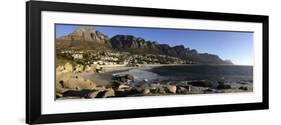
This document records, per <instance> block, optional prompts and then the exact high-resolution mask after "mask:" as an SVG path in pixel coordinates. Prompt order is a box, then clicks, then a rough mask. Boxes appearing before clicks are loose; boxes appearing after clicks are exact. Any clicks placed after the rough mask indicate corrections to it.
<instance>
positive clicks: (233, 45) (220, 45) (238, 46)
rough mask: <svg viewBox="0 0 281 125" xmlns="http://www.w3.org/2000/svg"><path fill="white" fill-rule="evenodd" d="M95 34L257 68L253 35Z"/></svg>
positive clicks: (64, 28)
mask: <svg viewBox="0 0 281 125" xmlns="http://www.w3.org/2000/svg"><path fill="white" fill-rule="evenodd" d="M78 27H81V26H78V25H56V37H60V36H64V35H67V34H69V33H71V32H73V31H74V30H75V29H77V28H78ZM93 27H94V29H95V30H98V31H100V32H102V33H103V34H105V35H107V36H109V37H112V36H114V35H117V34H123V35H134V36H136V37H142V38H144V39H145V40H151V41H158V42H159V43H161V44H169V45H170V46H175V45H184V46H185V47H189V48H191V49H196V50H197V51H198V52H200V53H211V54H216V55H218V56H220V57H221V58H222V59H230V60H231V61H232V62H233V63H234V64H238V65H253V33H250V32H224V31H208V30H188V29H184V30H182V29H181V30H179V29H160V28H136V27H110V26H93Z"/></svg>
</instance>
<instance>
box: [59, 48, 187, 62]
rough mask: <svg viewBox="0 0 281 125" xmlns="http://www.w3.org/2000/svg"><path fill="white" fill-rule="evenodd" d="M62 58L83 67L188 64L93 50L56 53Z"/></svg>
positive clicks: (175, 59)
mask: <svg viewBox="0 0 281 125" xmlns="http://www.w3.org/2000/svg"><path fill="white" fill-rule="evenodd" d="M57 54H59V55H60V56H62V57H65V58H68V59H71V60H73V61H75V62H78V63H80V64H84V65H90V64H97V65H113V66H114V65H119V66H120V65H123V66H137V65H139V64H187V63H190V62H188V61H186V60H182V59H180V58H177V57H171V56H167V55H156V54H130V53H128V52H111V51H102V52H97V51H93V50H85V51H82V50H81V51H75V50H63V51H60V52H58V53H57Z"/></svg>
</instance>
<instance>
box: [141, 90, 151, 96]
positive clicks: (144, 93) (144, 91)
mask: <svg viewBox="0 0 281 125" xmlns="http://www.w3.org/2000/svg"><path fill="white" fill-rule="evenodd" d="M142 94H143V95H149V94H150V89H149V88H145V89H144V90H143V92H142Z"/></svg>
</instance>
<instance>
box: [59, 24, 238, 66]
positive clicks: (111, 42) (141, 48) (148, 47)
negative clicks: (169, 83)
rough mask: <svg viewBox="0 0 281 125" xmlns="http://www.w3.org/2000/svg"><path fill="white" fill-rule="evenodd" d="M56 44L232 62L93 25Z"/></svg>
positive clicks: (205, 61)
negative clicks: (105, 31) (115, 32)
mask: <svg viewBox="0 0 281 125" xmlns="http://www.w3.org/2000/svg"><path fill="white" fill-rule="evenodd" d="M56 45H57V48H61V49H69V48H71V49H108V50H110V49H112V50H115V51H124V52H130V53H132V54H158V55H159V54H160V55H168V56H172V57H178V58H181V59H184V60H190V61H192V62H195V63H199V64H233V63H232V62H231V61H230V60H222V59H221V58H220V57H219V56H218V55H215V54H209V53H198V52H197V50H196V49H190V48H186V47H185V46H184V45H176V46H170V45H168V44H160V43H159V42H158V41H150V40H145V39H144V38H142V37H135V36H133V35H122V34H118V35H115V36H113V37H111V38H109V37H108V36H107V35H105V34H103V33H101V32H99V31H97V30H94V29H93V27H80V28H77V29H76V30H75V31H73V32H72V33H70V34H68V35H65V36H62V37H59V38H57V39H56Z"/></svg>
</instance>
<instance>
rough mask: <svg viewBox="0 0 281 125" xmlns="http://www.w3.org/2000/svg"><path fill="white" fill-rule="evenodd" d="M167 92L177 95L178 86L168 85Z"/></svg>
mask: <svg viewBox="0 0 281 125" xmlns="http://www.w3.org/2000/svg"><path fill="white" fill-rule="evenodd" d="M167 92H169V93H173V94H176V93H177V86H176V85H167Z"/></svg>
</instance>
